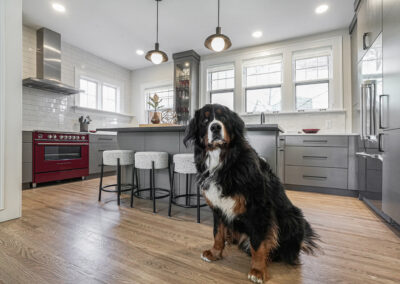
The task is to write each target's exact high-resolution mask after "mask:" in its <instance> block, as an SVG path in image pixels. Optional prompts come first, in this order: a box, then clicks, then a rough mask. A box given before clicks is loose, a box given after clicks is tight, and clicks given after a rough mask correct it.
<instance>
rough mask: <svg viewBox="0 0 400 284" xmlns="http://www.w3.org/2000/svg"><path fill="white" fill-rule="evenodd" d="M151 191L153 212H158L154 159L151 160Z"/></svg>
mask: <svg viewBox="0 0 400 284" xmlns="http://www.w3.org/2000/svg"><path fill="white" fill-rule="evenodd" d="M150 178H151V180H152V183H151V186H152V187H151V193H152V195H153V213H156V189H155V178H154V161H152V162H151V175H150Z"/></svg>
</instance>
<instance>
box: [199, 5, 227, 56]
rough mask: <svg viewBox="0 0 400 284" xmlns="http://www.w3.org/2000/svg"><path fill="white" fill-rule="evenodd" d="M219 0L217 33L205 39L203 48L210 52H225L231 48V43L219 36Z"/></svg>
mask: <svg viewBox="0 0 400 284" xmlns="http://www.w3.org/2000/svg"><path fill="white" fill-rule="evenodd" d="M219 6H220V5H219V0H218V26H217V31H216V33H215V34H213V35H210V36H209V37H208V38H206V41H205V42H204V45H205V47H207V48H208V49H211V50H212V51H216V52H220V51H223V50H227V49H228V48H230V47H231V45H232V42H231V40H230V39H229V37H227V36H226V35H224V34H221V27H220V26H219Z"/></svg>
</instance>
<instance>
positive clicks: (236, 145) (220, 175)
mask: <svg viewBox="0 0 400 284" xmlns="http://www.w3.org/2000/svg"><path fill="white" fill-rule="evenodd" d="M214 119H217V120H219V121H220V122H222V123H223V125H224V127H225V129H226V133H227V135H228V138H229V139H228V141H224V143H220V144H217V145H214V144H212V143H211V142H210V140H211V138H210V137H208V136H207V133H208V132H207V130H208V127H209V124H210V122H211V121H213V120H214ZM190 142H193V144H194V154H195V163H196V167H197V171H198V182H199V184H200V185H201V187H202V190H203V191H205V190H207V180H209V179H210V178H212V179H213V180H214V181H215V183H216V184H218V185H219V188H220V189H221V190H222V196H225V197H226V196H229V197H232V196H235V195H236V196H237V195H240V196H243V197H244V199H245V201H246V202H245V204H246V210H245V212H244V213H243V214H240V215H238V216H236V217H235V218H234V219H233V220H228V219H227V218H226V216H224V214H223V213H222V211H221V210H220V209H219V208H216V207H212V209H213V214H214V236H215V234H216V233H217V230H218V226H219V224H220V222H222V223H223V224H224V226H226V228H228V229H229V230H230V231H231V232H237V233H240V234H245V235H246V236H247V237H248V241H250V245H251V247H252V248H253V249H254V250H257V249H258V247H259V246H260V244H261V243H262V242H263V241H265V240H266V238H267V237H268V234H269V231H270V230H271V229H272V228H273V227H274V226H275V227H276V228H278V240H277V242H278V244H277V246H275V247H274V248H273V249H272V250H271V251H270V252H269V253H268V256H267V257H268V258H269V259H270V260H273V261H284V262H286V263H288V264H298V263H299V254H300V251H304V252H306V253H311V254H313V252H314V250H315V249H316V248H317V247H318V246H317V244H316V241H317V240H318V239H319V238H318V236H317V234H316V233H315V232H314V231H313V229H312V228H311V226H310V224H309V223H308V222H307V221H306V220H305V218H304V216H303V213H302V211H301V210H300V209H299V208H297V207H296V206H294V205H293V204H292V203H291V202H290V200H289V199H288V197H287V196H286V193H285V190H284V188H283V186H282V184H281V182H280V180H279V178H278V177H277V176H276V175H275V174H274V173H273V172H272V170H271V168H270V166H269V164H268V163H267V162H265V160H263V159H262V158H260V157H259V156H258V154H257V153H256V151H255V150H254V149H253V148H252V147H251V146H250V145H249V143H248V141H247V140H246V138H245V125H244V122H243V120H242V119H241V118H240V117H239V116H238V115H237V114H236V113H234V112H233V111H231V110H229V109H228V108H227V107H224V106H222V105H216V104H214V105H206V106H204V107H203V108H202V109H199V110H197V111H196V113H195V116H194V118H193V119H192V120H191V121H190V124H189V126H188V128H187V132H186V137H185V138H184V143H185V145H186V146H187V145H188V143H190ZM216 147H219V148H221V154H220V160H221V166H220V167H218V169H217V170H216V171H215V172H214V173H212V177H211V175H210V172H209V171H208V169H207V166H206V159H207V153H208V151H211V150H213V149H215V148H216ZM242 246H243V244H242ZM247 248H248V247H247ZM247 248H246V251H247V252H249V250H248V249H247Z"/></svg>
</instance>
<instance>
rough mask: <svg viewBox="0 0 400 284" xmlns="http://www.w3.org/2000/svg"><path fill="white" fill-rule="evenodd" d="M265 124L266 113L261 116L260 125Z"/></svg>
mask: <svg viewBox="0 0 400 284" xmlns="http://www.w3.org/2000/svg"><path fill="white" fill-rule="evenodd" d="M263 123H265V113H264V112H262V113H261V115H260V124H263Z"/></svg>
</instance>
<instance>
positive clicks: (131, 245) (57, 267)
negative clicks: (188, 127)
mask: <svg viewBox="0 0 400 284" xmlns="http://www.w3.org/2000/svg"><path fill="white" fill-rule="evenodd" d="M114 179H115V177H107V178H106V182H108V183H113V180H114ZM97 194H98V180H97V179H92V180H87V181H76V182H69V183H59V184H53V185H49V186H45V187H40V188H36V189H34V190H27V191H24V192H23V217H22V218H20V219H18V220H13V221H9V222H5V223H2V224H0V283H7V284H8V283H29V284H31V283H72V282H73V283H247V272H248V269H249V267H250V258H249V257H248V256H247V255H245V254H244V253H242V252H241V251H239V250H238V249H237V248H236V247H235V246H232V247H228V248H227V249H226V250H225V252H224V259H223V260H221V261H218V262H215V263H206V262H204V261H202V260H201V259H200V257H199V256H200V253H201V252H202V251H203V250H204V249H207V248H209V246H211V244H212V215H211V212H210V210H209V209H208V208H203V209H202V223H201V224H196V223H195V215H196V210H195V209H184V208H179V207H176V206H174V207H173V211H172V213H173V217H172V218H168V217H167V216H166V215H167V206H166V203H165V202H158V206H157V207H158V213H157V214H153V213H152V205H151V202H149V201H143V200H137V199H135V208H133V209H132V208H130V207H129V195H124V196H123V198H122V204H121V206H120V207H118V206H117V204H116V196H115V194H110V193H108V194H107V193H105V194H103V201H102V202H100V203H99V202H97ZM288 195H289V197H290V199H291V200H292V201H293V203H295V204H296V205H297V206H299V207H300V208H302V209H303V211H304V214H305V216H306V217H307V219H308V220H309V221H310V223H311V224H312V226H313V227H314V228H315V229H316V231H317V232H318V234H320V236H321V238H322V240H323V242H322V243H321V248H322V252H321V253H320V254H318V255H317V256H316V257H314V256H308V255H302V256H301V261H302V265H301V266H297V267H292V266H287V265H285V264H281V263H272V264H270V275H271V279H270V280H269V281H268V283H271V284H273V283H290V284H292V283H294V284H297V283H299V284H300V283H363V284H364V283H400V239H399V237H398V236H397V235H396V234H395V233H394V232H393V231H392V230H390V229H389V228H388V227H387V225H386V224H384V223H383V222H382V220H381V219H379V218H378V217H377V216H376V215H375V214H374V213H373V212H372V211H371V210H369V209H368V208H367V207H366V206H365V205H364V204H363V203H362V202H361V201H359V200H358V199H356V198H351V197H340V196H331V195H324V194H315V193H306V192H298V191H288Z"/></svg>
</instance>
